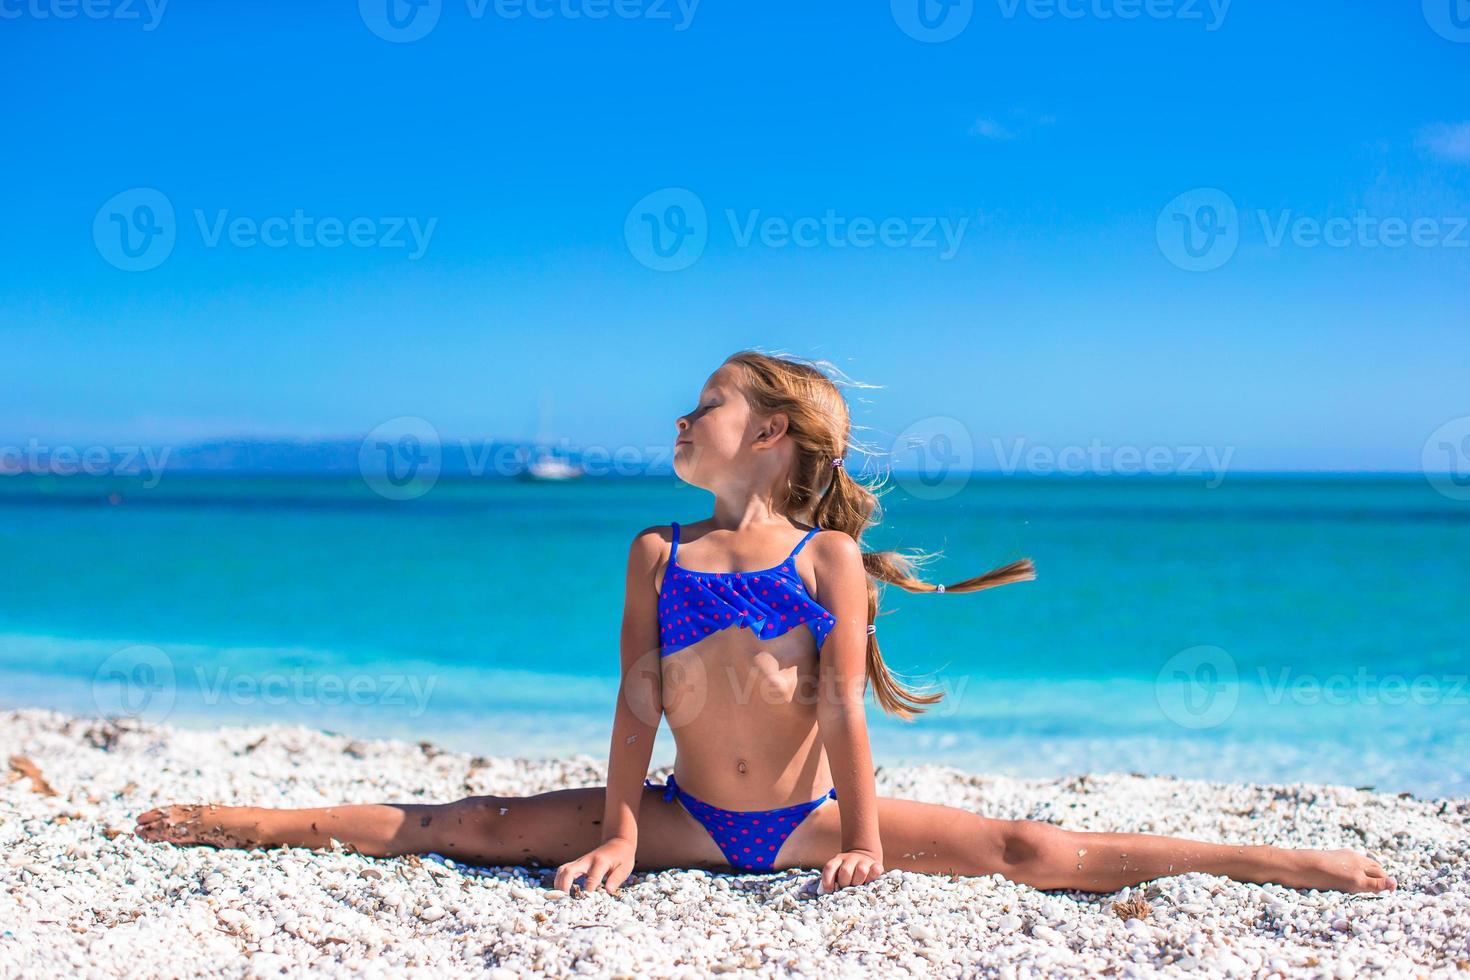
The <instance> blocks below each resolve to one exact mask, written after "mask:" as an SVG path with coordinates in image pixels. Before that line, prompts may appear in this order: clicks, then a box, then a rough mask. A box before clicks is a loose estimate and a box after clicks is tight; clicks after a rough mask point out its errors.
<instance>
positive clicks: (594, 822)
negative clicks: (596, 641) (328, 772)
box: [138, 786, 724, 870]
mask: <svg viewBox="0 0 1470 980" xmlns="http://www.w3.org/2000/svg"><path fill="white" fill-rule="evenodd" d="M662 797H663V793H662V790H660V789H657V788H649V789H647V791H646V792H645V794H644V797H643V799H642V801H641V805H640V807H639V816H638V828H639V833H638V854H637V864H636V867H637V868H638V869H640V870H655V869H664V868H695V867H702V868H708V867H719V866H721V865H722V864H723V863H724V855H723V854H721V853H720V850H719V848H718V847H717V846H716V845H715V843H714V841H713V840H711V839H710V836H709V834H708V833H707V832H706V831H705V829H704V828H703V827H702V826H700V825H699V823H698V822H697V821H695V819H694V818H693V817H691V816H690V815H689V814H688V813H687V812H686V811H685V810H684V808H683V807H682V806H681V805H679V804H678V803H675V802H666V801H665V800H664V799H663V798H662ZM606 798H607V791H606V789H605V788H603V787H601V786H595V787H585V788H579V789H559V790H552V791H550V792H547V793H539V794H537V795H535V796H472V797H469V798H467V799H463V800H459V801H457V802H455V803H442V804H427V803H354V804H345V805H342V806H328V807H316V808H312V809H303V810H285V809H272V808H267V807H251V806H212V805H209V804H199V803H189V804H182V805H174V806H164V807H159V808H157V809H154V810H149V811H148V812H147V813H145V814H143V815H142V816H140V817H139V818H138V836H139V837H141V838H143V839H144V840H148V841H167V842H171V843H174V844H180V845H186V844H205V845H210V846H213V847H227V848H251V847H308V848H327V847H330V846H331V842H332V840H334V839H335V840H337V841H339V842H341V843H342V845H343V846H345V847H348V848H352V849H355V850H357V851H358V852H359V853H361V854H366V855H368V856H370V857H397V856H399V855H404V854H427V853H431V852H432V853H435V854H442V855H444V856H445V857H448V858H453V859H454V860H456V861H462V862H465V863H467V864H480V865H489V866H522V867H530V866H541V867H556V866H559V865H561V864H564V863H566V862H568V861H571V860H574V859H576V858H579V857H581V856H582V855H584V854H586V853H587V852H588V851H591V850H592V849H593V848H595V847H596V846H597V845H598V844H600V843H601V842H602V814H603V808H604V803H605V800H606Z"/></svg>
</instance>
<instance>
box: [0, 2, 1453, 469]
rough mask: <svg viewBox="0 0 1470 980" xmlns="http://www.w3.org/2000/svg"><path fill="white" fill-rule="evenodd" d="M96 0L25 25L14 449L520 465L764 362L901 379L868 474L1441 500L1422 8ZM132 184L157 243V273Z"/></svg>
mask: <svg viewBox="0 0 1470 980" xmlns="http://www.w3.org/2000/svg"><path fill="white" fill-rule="evenodd" d="M91 2H92V3H93V6H92V7H91V8H89V9H90V10H91V11H92V14H93V15H91V16H89V15H86V14H81V13H76V12H75V9H74V8H73V7H72V6H70V5H69V4H68V0H3V2H0V13H4V15H5V16H4V19H0V46H3V50H4V53H5V57H4V58H3V59H0V80H3V82H4V85H5V89H6V91H7V92H8V93H10V96H9V97H7V98H6V100H5V101H4V103H3V106H0V120H3V124H4V131H5V133H6V138H5V140H4V141H3V143H0V173H3V174H4V177H5V181H4V185H5V187H6V188H7V194H6V198H7V200H6V209H7V212H8V213H9V215H10V218H11V225H10V227H11V229H12V230H13V231H15V232H18V233H13V234H9V235H6V236H4V237H3V238H0V331H3V334H0V337H3V341H4V349H5V352H6V355H7V356H6V362H7V371H6V378H7V382H6V384H5V385H3V386H0V441H7V442H10V443H23V442H25V441H27V440H33V439H34V440H40V441H41V442H42V443H43V444H50V445H55V444H60V443H68V442H69V443H72V444H87V443H92V442H97V443H119V442H123V443H125V442H129V441H150V442H158V441H170V440H179V441H181V440H188V439H191V438H196V437H205V436H216V435H248V434H268V435H281V434H298V435H302V436H325V435H343V434H360V433H363V432H366V431H367V430H369V429H372V428H373V427H374V426H377V425H379V424H380V423H382V422H383V421H384V420H386V419H390V418H393V417H396V416H403V415H411V416H419V417H423V418H426V419H429V420H431V421H432V423H433V424H434V425H435V426H436V428H437V429H438V430H439V431H440V432H441V433H443V434H444V435H445V436H446V437H447V438H452V437H516V436H522V435H529V434H531V433H532V432H533V430H534V429H535V427H536V424H537V418H538V405H539V404H540V400H541V399H542V397H543V393H544V392H547V391H553V392H554V395H553V397H552V412H551V426H552V429H553V430H554V432H555V434H556V435H559V436H564V437H566V438H568V439H571V440H573V441H574V442H579V443H587V444H598V445H608V446H623V445H631V446H642V445H661V444H663V443H666V442H667V441H668V440H669V439H670V437H671V433H672V430H673V419H674V417H675V416H676V415H677V414H678V413H679V412H681V411H684V410H687V409H689V408H691V407H693V400H694V398H695V397H696V396H697V394H698V391H699V387H700V384H701V383H702V382H703V380H704V379H705V377H706V376H707V375H708V373H709V372H710V371H711V370H713V368H714V367H715V366H716V365H717V364H718V362H719V360H720V359H721V358H722V357H724V356H725V355H726V354H728V353H730V352H731V351H734V350H736V349H739V348H742V347H745V346H759V347H764V348H778V349H782V350H787V351H791V352H793V353H797V354H802V355H807V356H815V357H822V358H828V359H830V360H831V361H833V362H834V363H836V364H837V365H839V366H840V367H841V368H842V369H843V370H845V371H847V372H848V373H849V374H850V375H852V376H853V377H855V378H857V379H860V380H861V381H864V382H867V383H870V384H874V385H879V386H881V387H880V388H877V389H875V390H869V391H864V392H862V393H861V394H860V398H861V400H860V401H859V402H858V403H857V405H856V415H857V420H858V422H859V423H860V424H861V425H863V426H866V427H867V429H865V430H864V431H863V432H860V435H862V436H864V437H865V438H867V439H869V440H870V442H872V443H873V444H875V445H882V444H883V443H884V441H885V440H887V439H890V438H891V437H892V436H893V435H895V434H897V433H899V432H902V431H905V430H907V429H909V428H910V427H912V426H915V425H918V426H919V427H920V428H923V427H924V426H926V425H931V424H932V420H934V419H936V418H937V419H955V420H957V424H958V425H960V426H961V427H962V428H963V430H964V432H965V433H966V434H967V436H968V438H970V439H971V440H972V441H973V442H974V443H975V445H976V446H977V447H979V448H977V450H976V455H977V458H978V459H980V460H981V461H982V462H983V458H984V457H985V455H986V451H987V447H994V446H996V445H999V444H1001V443H1004V444H1005V445H1007V446H1011V447H1015V446H1017V445H1019V444H1020V443H1019V442H1018V440H1020V441H1024V443H1025V444H1027V445H1033V446H1036V445H1039V446H1044V447H1050V448H1052V449H1061V448H1065V447H1069V446H1070V447H1076V446H1087V445H1089V444H1096V443H1098V442H1101V443H1102V444H1103V445H1105V446H1121V445H1129V446H1135V447H1140V448H1144V449H1146V448H1148V447H1154V446H1165V447H1174V448H1175V449H1177V448H1179V447H1188V446H1194V445H1201V446H1213V447H1217V448H1220V449H1224V448H1228V449H1230V450H1231V451H1232V452H1233V454H1234V458H1233V465H1234V466H1235V467H1236V468H1239V469H1267V470H1274V469H1306V470H1314V469H1349V470H1351V469H1372V470H1413V469H1415V468H1416V467H1418V466H1419V465H1420V460H1421V451H1422V450H1423V448H1424V446H1425V442H1426V439H1427V438H1429V436H1430V434H1431V433H1432V432H1434V431H1435V430H1436V429H1437V428H1439V427H1441V426H1442V425H1443V424H1444V423H1446V422H1447V421H1449V420H1453V419H1456V418H1462V417H1464V416H1467V415H1470V396H1467V395H1466V392H1467V391H1470V330H1467V324H1466V320H1467V316H1466V311H1467V305H1470V304H1467V302H1466V300H1467V285H1470V230H1467V229H1466V228H1465V227H1464V220H1465V218H1466V217H1467V216H1470V191H1467V186H1470V100H1467V99H1466V98H1465V93H1466V92H1467V91H1470V29H1466V30H1464V31H1462V30H1460V28H1459V27H1458V25H1457V22H1456V21H1453V20H1449V19H1442V18H1439V15H1438V14H1437V13H1435V8H1434V4H1435V2H1437V0H1429V2H1428V3H1427V4H1426V5H1425V9H1424V10H1421V9H1420V4H1419V2H1418V0H1415V2H1414V3H1405V4H1381V3H1348V4H1344V3H1341V2H1340V0H1339V2H1326V0H1299V2H1294V3H1291V4H1281V3H1266V2H1262V0H1250V2H1247V0H1237V2H1235V3H1231V4H1228V5H1226V6H1225V7H1224V8H1223V9H1222V8H1221V7H1220V2H1219V0H1217V2H1216V4H1215V6H1214V7H1212V6H1211V5H1210V4H1209V3H1208V2H1206V0H1198V2H1195V0H1153V5H1152V6H1151V7H1150V6H1146V5H1144V4H1143V3H1142V0H1132V2H1130V0H1061V3H1060V11H1059V9H1058V4H1057V3H1047V2H1045V0H1029V2H1023V0H976V2H974V4H973V8H967V7H965V6H963V5H961V6H959V7H955V8H950V9H946V8H940V7H937V6H930V7H929V8H928V13H929V14H930V19H929V21H928V22H927V23H929V24H931V25H932V24H937V25H938V26H937V27H934V28H925V27H923V26H922V24H923V23H925V22H921V21H919V20H917V19H916V17H915V8H913V7H912V4H911V5H910V6H905V4H906V3H909V0H893V3H892V4H884V3H878V4H868V5H853V4H841V3H836V2H808V3H802V4H789V3H743V4H727V3H717V2H715V0H704V2H702V3H697V4H694V5H693V6H692V8H691V6H690V4H691V2H692V0H685V2H684V5H683V6H682V7H681V6H680V5H679V4H678V3H675V2H673V0H618V2H619V4H620V6H619V7H617V8H614V9H618V10H621V11H622V12H623V13H624V14H627V15H629V16H603V17H598V16H594V15H595V14H596V13H598V12H599V11H602V10H608V9H609V8H611V7H612V4H611V0H500V3H499V5H498V6H497V5H496V4H495V3H494V2H490V0H487V3H488V6H487V5H483V4H481V3H480V2H479V0H439V3H438V4H437V6H431V7H428V8H425V9H424V10H420V11H419V12H418V13H419V16H421V17H423V16H428V15H429V14H434V15H436V17H437V19H434V20H433V21H432V26H431V28H430V29H428V30H427V32H426V33H424V35H423V36H422V37H420V38H418V39H416V40H404V39H402V36H401V35H400V36H399V39H397V40H387V39H385V38H384V37H382V36H379V33H375V32H374V26H376V28H377V30H378V31H379V32H380V33H386V34H389V35H390V36H391V35H392V34H393V29H392V28H390V27H388V26H387V24H388V22H387V21H386V20H385V19H384V7H383V3H384V2H385V0H362V3H360V4H349V3H334V4H330V5H328V4H299V3H291V4H288V3H284V2H265V3H260V4H254V5H247V4H230V5H226V4H219V3H207V2H205V3H194V4H185V3H181V2H176V3H172V4H167V5H164V6H163V7H162V8H161V10H160V9H159V6H158V0H154V6H153V7H152V8H150V7H149V6H148V5H146V4H145V3H144V2H143V0H133V2H132V3H128V4H126V6H123V5H122V4H123V0H91ZM917 2H918V0H913V3H917ZM929 2H931V3H932V0H929ZM1449 2H1450V0H1445V3H1446V13H1445V18H1447V17H1448V10H1449V7H1448V4H1449ZM374 3H377V6H376V7H375V6H374ZM302 8H310V9H302ZM1137 9H1143V10H1149V9H1152V10H1154V11H1155V13H1156V15H1155V16H1148V15H1143V16H1137V17H1126V16H1124V14H1126V13H1128V12H1130V11H1132V10H1137ZM405 10H406V8H403V7H400V8H399V9H398V13H399V14H405ZM531 11H534V12H535V13H537V14H540V15H545V16H532V15H531ZM1061 11H1065V15H1064V14H1063V13H1062V12H1061ZM67 13H74V14H75V15H74V16H70V17H66V16H63V15H64V14H67ZM966 16H967V17H968V19H967V20H966V19H965V18H966ZM946 17H948V19H946ZM956 18H958V19H956ZM408 23H410V25H413V24H416V25H417V26H418V27H419V28H423V27H424V25H425V24H426V23H427V22H426V21H424V20H418V21H408ZM409 29H410V30H411V29H413V27H412V26H411V27H410V28H409ZM926 32H928V33H927V36H926ZM950 32H953V33H954V36H953V37H950V38H948V39H947V40H939V39H938V35H940V34H945V33H950ZM671 188H674V189H681V190H679V191H670V190H667V189H671ZM1202 188H1204V189H1213V190H1210V191H1208V192H1203V191H1200V190H1199V189H1202ZM140 189H149V190H150V191H155V192H157V194H158V195H161V196H162V199H163V200H164V201H166V203H167V207H169V208H171V209H172V211H173V215H174V218H173V221H172V224H171V236H172V245H171V247H170V248H169V249H168V250H167V252H166V254H163V255H162V256H161V257H160V252H159V251H157V250H154V251H151V252H150V251H149V250H148V249H157V248H161V246H155V245H151V244H150V245H149V246H148V249H145V250H144V252H143V255H142V258H141V260H140V261H142V262H143V263H147V262H149V261H152V260H153V259H157V260H158V261H157V264H156V265H154V266H153V267H151V268H147V269H143V270H139V271H130V270H129V269H127V268H125V267H123V266H126V265H127V264H128V263H129V262H130V261H132V260H131V259H129V258H128V257H127V256H126V254H125V253H122V252H119V251H118V247H119V242H120V241H121V239H120V238H119V237H118V236H120V235H121V233H122V230H123V229H124V228H126V227H127V226H128V223H129V222H130V221H134V220H135V219H136V220H138V221H142V222H144V224H143V225H136V226H135V228H136V229H142V228H144V225H146V227H147V228H150V229H155V230H156V229H159V228H162V227H163V225H160V224H158V222H159V221H160V220H161V219H160V216H159V213H158V211H157V209H155V210H154V211H153V212H151V216H152V219H153V223H152V224H149V223H148V222H147V220H146V219H147V218H148V217H149V213H140V212H139V211H138V205H139V203H140V202H142V203H145V204H147V203H156V201H157V198H155V197H146V198H145V197H139V195H140V194H142V193H144V192H143V191H141V190H140ZM1202 193H1205V194H1208V195H1215V196H1206V197H1203V198H1202V197H1200V195H1201V194H1202ZM660 194H662V196H660ZM671 194H672V195H675V196H673V197H671V196H670V195H671ZM1191 194H1192V195H1193V196H1191ZM1220 194H1223V195H1224V197H1223V199H1222V198H1220V197H1219V196H1218V195H1220ZM649 195H654V196H653V197H652V198H648V196H649ZM681 195H682V196H681ZM1180 195H1185V197H1184V198H1183V199H1182V200H1183V203H1182V204H1179V203H1177V201H1176V199H1179V198H1180ZM646 200H647V202H651V203H645V204H640V202H645V201H646ZM691 200H692V201H693V202H694V204H695V205H696V206H697V207H698V208H700V209H702V210H703V212H704V215H703V218H702V220H701V219H700V216H699V215H698V214H697V213H693V212H691V210H690V209H689V208H688V207H686V208H685V210H684V211H683V212H681V213H676V212H671V211H670V210H669V204H670V202H672V203H674V204H680V205H681V206H682V205H685V204H688V203H689V202H690V201H691ZM1221 200H1223V201H1224V202H1226V204H1227V205H1228V207H1230V208H1233V209H1234V214H1233V215H1231V214H1222V212H1221V211H1220V210H1219V208H1218V207H1217V205H1218V204H1219V203H1220V202H1221ZM1201 201H1203V202H1204V204H1203V205H1202V204H1201V203H1200V202H1201ZM1171 202H1175V203H1172V204H1171ZM640 207H642V208H643V209H644V210H642V211H641V212H640V210H639V208H640ZM1171 208H1173V209H1174V211H1173V212H1171V211H1170V209H1171ZM1180 208H1182V209H1183V210H1182V211H1180V210H1179V209H1180ZM1210 208H1214V210H1209V209H1210ZM1174 212H1178V213H1174ZM298 216H299V217H298ZM272 219H274V220H272ZM293 219H294V220H296V222H297V225H298V227H299V228H305V229H307V230H305V231H289V230H285V229H288V228H289V226H290V223H291V222H292V221H293ZM327 219H332V220H336V221H339V222H341V224H342V226H343V229H341V230H338V231H337V232H336V236H337V238H342V237H345V228H346V226H347V225H348V223H349V222H352V221H354V220H356V221H357V225H356V227H357V238H358V242H359V243H358V244H351V243H345V242H344V243H339V244H333V242H334V238H333V235H332V233H331V232H329V231H328V228H329V227H330V225H331V221H330V220H327ZM802 219H805V221H804V222H803V221H802ZM1332 219H1338V220H1339V221H1340V222H1341V221H1346V222H1348V223H1351V224H1339V225H1338V226H1337V228H1338V229H1339V231H1340V232H1341V234H1342V235H1343V237H1342V238H1340V239H1337V241H1339V242H1340V244H1323V243H1321V242H1320V241H1319V240H1318V239H1317V238H1316V237H1315V236H1314V234H1313V227H1314V226H1316V225H1320V224H1322V223H1325V222H1329V221H1330V220H1332ZM324 220H326V221H327V227H323V226H322V222H323V221H324ZM1221 220H1224V221H1225V222H1226V223H1227V225H1230V226H1233V227H1234V235H1233V236H1229V235H1227V236H1226V237H1225V238H1223V239H1220V238H1218V235H1217V231H1216V230H1217V229H1219V228H1221V227H1222V226H1221V224H1220V221H1221ZM865 221H869V222H871V227H872V229H876V228H877V227H878V226H879V225H880V223H884V222H886V226H885V227H886V228H887V229H888V231H887V233H886V236H885V238H884V241H883V242H874V241H871V239H873V238H874V237H875V235H874V234H873V233H872V232H871V231H870V233H869V235H868V236H867V239H866V241H867V244H864V242H865V239H864V236H863V234H862V231H861V229H862V228H863V226H864V222H865ZM1385 221H1387V222H1389V224H1388V225H1384V224H1383V223H1384V222H1385ZM1393 221H1401V222H1403V223H1404V225H1405V226H1406V227H1407V226H1409V225H1410V224H1411V223H1413V222H1418V225H1417V229H1418V231H1417V234H1418V238H1419V243H1415V242H1408V241H1406V242H1405V243H1404V244H1401V245H1398V246H1396V247H1395V246H1393V245H1391V244H1385V242H1391V241H1392V240H1393V234H1392V231H1391V226H1392V222H1393ZM230 222H235V225H234V228H235V230H234V231H231V230H230V229H231V225H230ZM962 222H963V224H962ZM793 226H794V227H795V228H797V229H798V234H806V233H810V235H811V236H812V237H809V238H804V239H802V241H803V242H804V244H794V243H792V242H791V241H790V230H791V229H792V227H793ZM414 228H417V229H418V234H419V238H418V239H415V238H414V235H413V232H412V229H414ZM656 228H659V229H662V231H661V234H662V233H663V232H668V233H669V234H670V235H672V234H673V231H674V230H677V229H679V228H684V229H693V230H694V237H693V238H692V239H689V240H690V241H692V242H694V245H692V246H690V247H689V248H684V247H683V246H681V249H683V251H681V252H678V253H676V254H675V255H674V257H673V259H672V260H670V261H671V262H672V264H673V265H677V266H681V267H679V268H674V269H669V270H663V269H660V268H657V267H650V265H652V266H658V265H659V262H660V261H661V260H659V259H657V258H653V257H652V256H653V255H654V253H652V252H650V251H649V248H650V245H651V238H645V239H643V240H640V239H639V235H640V234H641V233H645V234H648V235H651V234H652V232H653V229H656ZM945 228H948V229H949V230H950V233H951V239H950V241H949V243H948V244H946V239H945V238H944V235H943V233H942V231H943V229H945ZM783 229H784V230H783ZM1212 229H1216V230H1212ZM136 233H137V234H139V235H141V231H137V232H136ZM277 233H282V234H284V236H285V237H284V238H273V239H272V241H276V242H281V243H282V244H279V246H277V245H271V244H262V243H260V242H259V240H258V238H259V236H260V235H261V234H265V235H267V236H270V235H275V234H277ZM1171 233H1173V234H1176V235H1180V236H1182V235H1184V234H1186V233H1188V234H1191V235H1199V236H1204V237H1199V238H1196V239H1193V240H1192V241H1193V245H1194V248H1195V252H1199V251H1200V244H1201V243H1206V244H1207V245H1208V247H1207V248H1205V249H1204V253H1203V254H1204V257H1203V259H1199V258H1198V256H1196V257H1194V258H1191V257H1190V256H1191V254H1192V253H1190V252H1187V251H1183V250H1181V249H1182V246H1181V242H1182V241H1183V240H1182V238H1180V239H1178V240H1174V239H1170V237H1169V235H1170V234H1171ZM129 234H134V231H132V230H130V231H129ZM108 235H112V236H113V237H112V239H111V240H110V241H109V239H108ZM1400 237H1402V238H1405V239H1407V237H1408V235H1407V234H1401V235H1400ZM166 240H167V237H164V238H158V237H155V238H150V239H147V241H148V242H164V241H166ZM1217 240H1218V242H1221V243H1223V244H1216V243H1217ZM669 241H674V239H673V238H670V239H669ZM142 242H144V239H143V238H141V237H140V238H137V239H135V241H134V244H135V245H137V244H139V243H142ZM806 243H810V244H806ZM1191 263H1194V264H1201V263H1202V264H1204V265H1206V266H1211V267H1210V268H1205V269H1198V270H1196V269H1191V268H1188V267H1187V266H1189V265H1190V264H1191ZM944 424H949V423H944ZM1467 431H1470V430H1467ZM1467 445H1470V444H1467Z"/></svg>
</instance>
